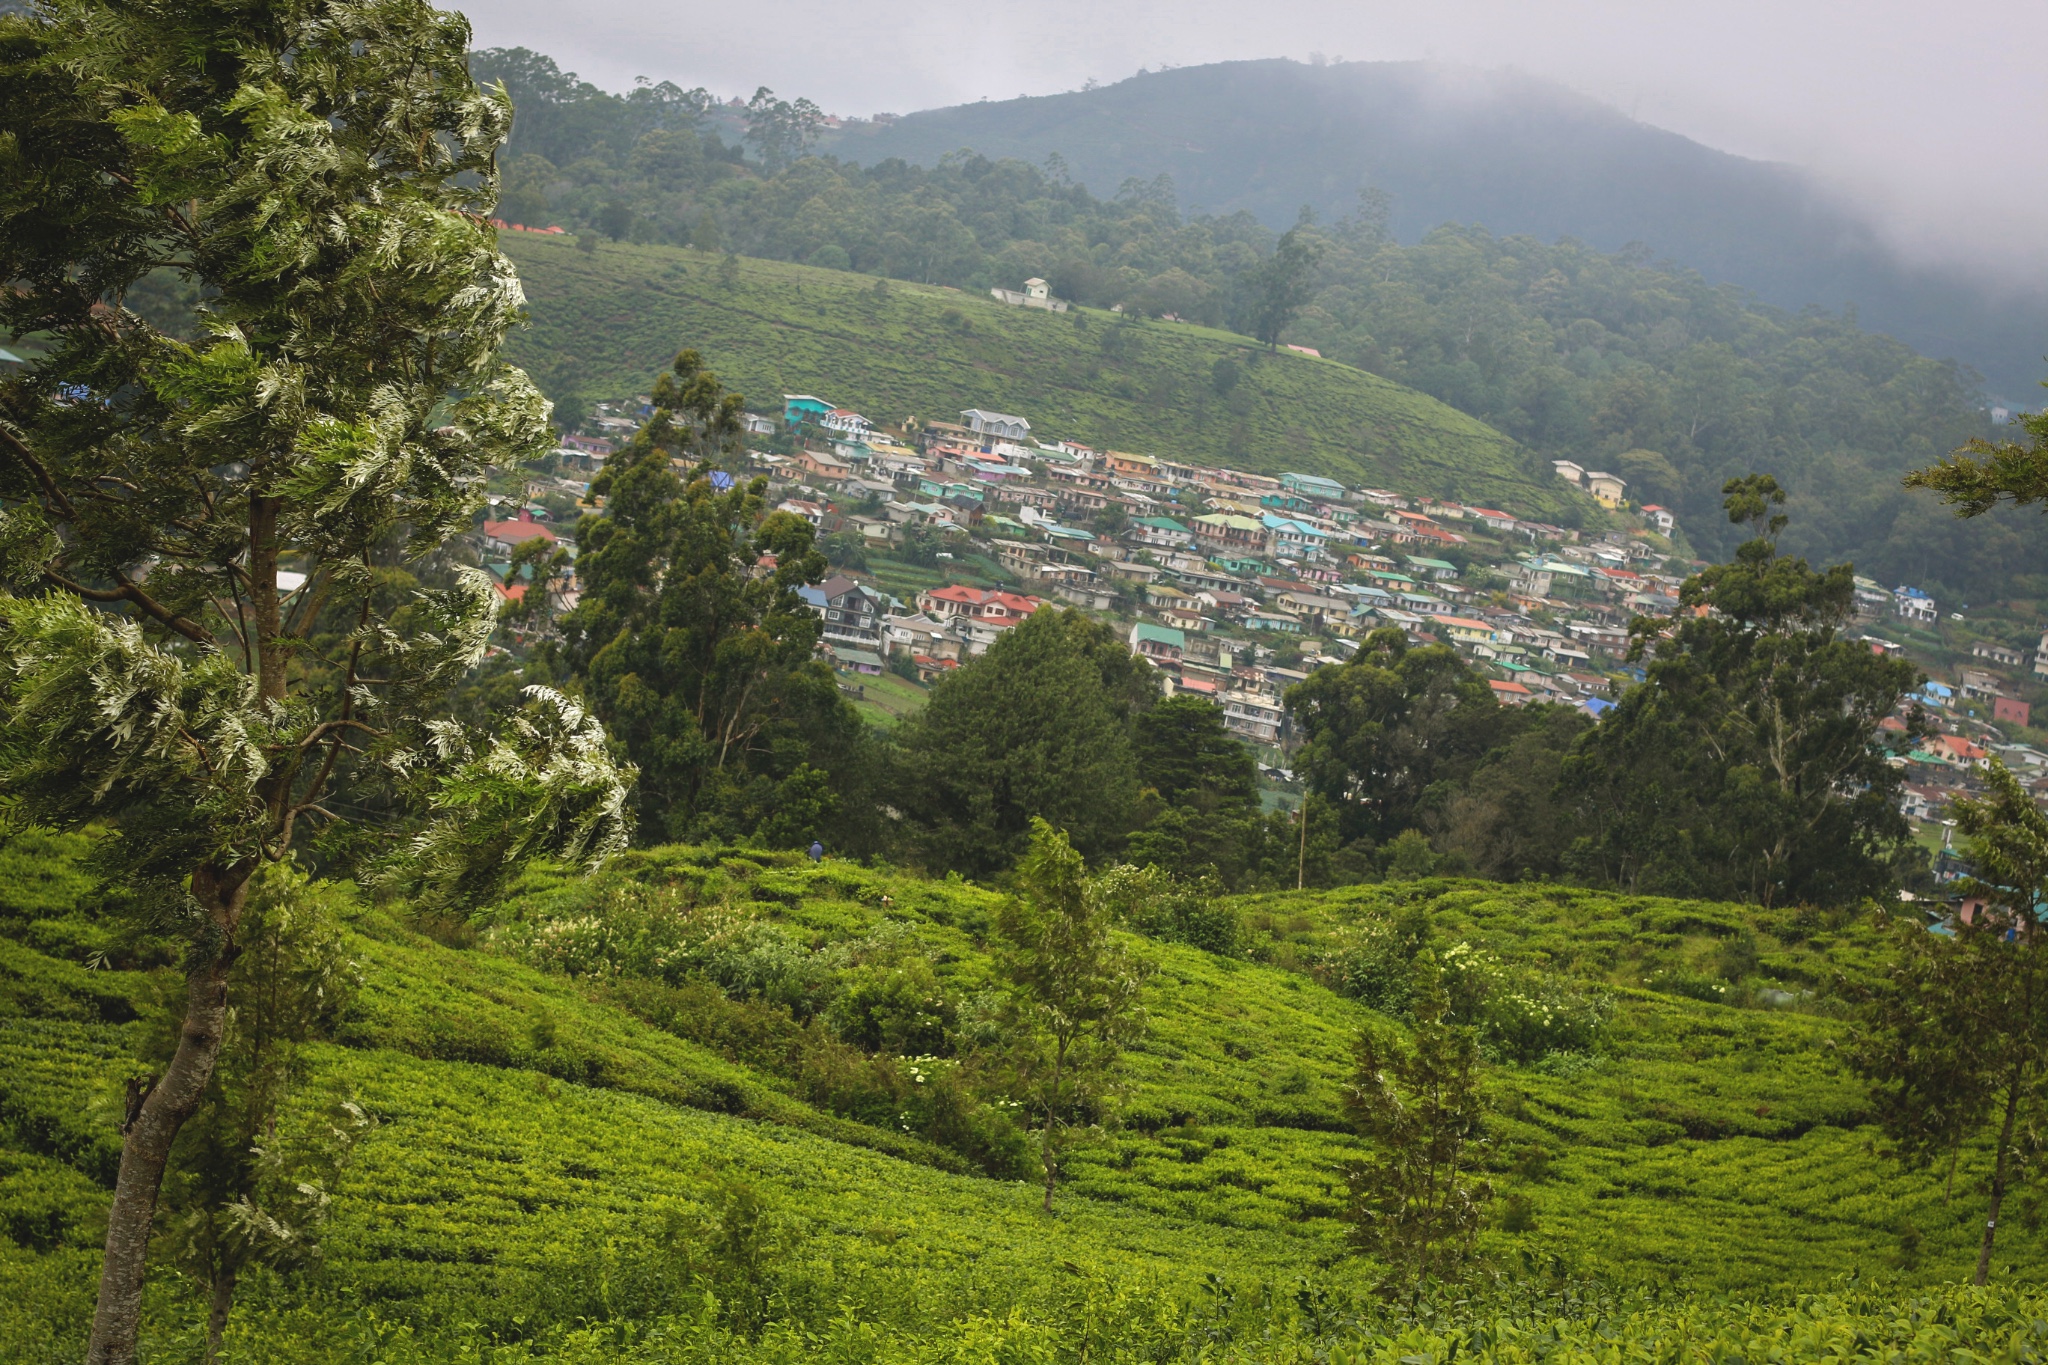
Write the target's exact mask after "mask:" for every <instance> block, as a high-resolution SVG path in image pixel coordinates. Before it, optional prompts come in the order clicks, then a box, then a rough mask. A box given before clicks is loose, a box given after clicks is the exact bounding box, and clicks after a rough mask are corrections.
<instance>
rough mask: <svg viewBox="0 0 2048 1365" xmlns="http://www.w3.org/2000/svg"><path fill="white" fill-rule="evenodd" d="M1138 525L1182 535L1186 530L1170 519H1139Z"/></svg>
mask: <svg viewBox="0 0 2048 1365" xmlns="http://www.w3.org/2000/svg"><path fill="white" fill-rule="evenodd" d="M1138 525H1140V526H1150V527H1153V528H1154V529H1156V530H1160V531H1179V532H1181V533H1183V534H1185V533H1186V532H1187V529H1188V528H1187V527H1185V526H1183V525H1181V524H1180V523H1179V522H1177V521H1175V520H1174V519H1173V518H1172V517H1139V518H1138Z"/></svg>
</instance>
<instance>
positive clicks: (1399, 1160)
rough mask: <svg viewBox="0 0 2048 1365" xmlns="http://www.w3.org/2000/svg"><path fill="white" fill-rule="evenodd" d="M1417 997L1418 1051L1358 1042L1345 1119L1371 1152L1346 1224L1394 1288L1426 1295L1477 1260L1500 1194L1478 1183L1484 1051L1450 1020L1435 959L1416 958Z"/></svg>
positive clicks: (1373, 1040)
mask: <svg viewBox="0 0 2048 1365" xmlns="http://www.w3.org/2000/svg"><path fill="white" fill-rule="evenodd" d="M1413 990H1414V996H1413V1001H1412V1008H1413V1011H1414V1014H1415V1043H1414V1046H1413V1047H1412V1048H1408V1047H1403V1046H1402V1045H1401V1043H1400V1042H1399V1041H1398V1040H1395V1039H1392V1038H1390V1037H1388V1036H1387V1035H1385V1034H1383V1033H1381V1032H1380V1031H1379V1030H1378V1029H1375V1028H1368V1029H1367V1030H1365V1031H1364V1032H1363V1033H1361V1034H1360V1035H1359V1038H1358V1073H1357V1076H1356V1078H1355V1079H1354V1080H1353V1081H1352V1083H1351V1086H1350V1088H1349V1090H1348V1091H1347V1093H1346V1095H1345V1097H1344V1111H1345V1114H1346V1115H1347V1116H1348V1117H1349V1118H1350V1120H1351V1124H1352V1127H1353V1128H1354V1129H1356V1130H1357V1132H1358V1135H1359V1136H1360V1137H1361V1138H1363V1139H1365V1142H1366V1144H1367V1150H1366V1153H1365V1155H1364V1156H1362V1157H1361V1158H1360V1159H1359V1160H1357V1161H1355V1162H1353V1163H1351V1165H1350V1166H1349V1167H1348V1168H1347V1169H1346V1172H1345V1177H1346V1181H1347V1183H1348V1184H1349V1185H1350V1188H1351V1202H1350V1205H1349V1207H1348V1208H1347V1210H1346V1212H1345V1219H1346V1221H1347V1222H1349V1223H1350V1224H1351V1240H1352V1245H1354V1246H1356V1247H1357V1248H1358V1249H1359V1250H1361V1251H1364V1252H1366V1253H1367V1254H1368V1255H1372V1256H1376V1257H1378V1258H1379V1259H1380V1260H1381V1261H1383V1262H1385V1263H1386V1266H1387V1268H1388V1272H1389V1283H1390V1284H1394V1283H1401V1284H1406V1285H1408V1286H1409V1287H1410V1288H1411V1289H1412V1290H1414V1291H1417V1292H1419V1291H1420V1290H1421V1288H1422V1285H1423V1283H1424V1282H1425V1281H1426V1280H1428V1279H1430V1278H1432V1277H1434V1278H1437V1279H1446V1280H1447V1279H1454V1278H1456V1276H1457V1274H1458V1273H1459V1271H1460V1270H1461V1269H1462V1268H1463V1267H1464V1265H1465V1263H1466V1262H1467V1261H1468V1260H1469V1259H1470V1258H1471V1256H1472V1250H1473V1242H1474V1239H1475V1238H1476V1237H1477V1236H1478V1233H1479V1216H1480V1213H1481V1211H1482V1209H1483V1207H1484V1206H1485V1204H1486V1201H1487V1200H1488V1199H1489V1198H1491V1197H1492V1193H1493V1191H1492V1188H1491V1187H1490V1186H1488V1185H1487V1184H1486V1182H1485V1181H1483V1180H1480V1179H1477V1178H1476V1177H1477V1171H1478V1168H1479V1156H1480V1145H1481V1143H1482V1142H1483V1141H1484V1140H1485V1134H1484V1128H1483V1124H1482V1119H1483V1118H1484V1107H1483V1105H1482V1103H1481V1099H1480V1093H1479V1077H1478V1065H1479V1063H1478V1056H1479V1050H1478V1044H1477V1043H1476V1042H1475V1041H1474V1040H1473V1037H1472V1031H1471V1030H1470V1029H1466V1028H1460V1027H1458V1026H1457V1025H1455V1024H1452V1023H1451V1022H1450V1021H1449V1019H1448V1015H1449V1012H1450V1002H1449V999H1448V998H1447V996H1446V995H1445V992H1444V984H1443V973H1442V970H1441V969H1440V968H1439V967H1438V966H1437V962H1436V958H1435V956H1434V955H1433V954H1431V953H1428V952H1424V953H1422V954H1421V955H1420V956H1419V957H1417V958H1416V959H1415V969H1414V982H1413Z"/></svg>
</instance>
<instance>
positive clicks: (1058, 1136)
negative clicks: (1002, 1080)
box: [996, 819, 1145, 1213]
mask: <svg viewBox="0 0 2048 1365" xmlns="http://www.w3.org/2000/svg"><path fill="white" fill-rule="evenodd" d="M1016 883H1017V887H1018V890H1019V894H1018V895H1017V896H1015V897H1012V898H1010V899H1008V900H1005V901H1004V902H1003V905H1002V908H1001V909H1000V910H999V911H998V912H997V914H996V931H997V933H998V934H999V935H1000V936H1001V940H1002V949H1003V950H1002V952H1001V953H1000V954H999V956H998V957H997V964H998V969H999V971H1000V973H1001V976H1002V980H1003V984H1004V985H1005V987H1006V988H1007V992H1008V1000H1007V1002H1006V1004H1007V1009H1006V1012H1005V1024H1006V1026H1007V1029H1008V1034H1009V1036H1008V1037H1006V1038H1005V1039H1004V1044H1005V1048H1006V1051H1007V1052H1008V1054H1009V1062H1010V1065H1011V1066H1012V1067H1013V1068H1014V1071H1015V1075H1016V1081H1017V1087H1018V1094H1019V1095H1020V1097H1021V1098H1023V1099H1024V1100H1025V1102H1026V1103H1027V1104H1028V1105H1029V1106H1030V1108H1031V1110H1032V1113H1033V1116H1034V1117H1035V1118H1036V1119H1037V1120H1038V1125H1039V1132H1038V1157H1039V1162H1040V1164H1041V1165H1042V1166H1043V1168H1044V1173H1045V1210H1046V1212H1048V1213H1050V1212H1052V1197H1053V1188H1054V1186H1055V1185H1056V1184H1057V1183H1058V1181H1059V1174H1060V1153H1061V1152H1062V1151H1063V1150H1064V1149H1065V1147H1066V1146H1067V1144H1068V1142H1069V1141H1071V1139H1072V1136H1073V1132H1074V1130H1075V1128H1076V1127H1078V1126H1079V1125H1081V1124H1084V1123H1100V1122H1102V1120H1103V1119H1104V1118H1105V1117H1106V1110H1107V1103H1108V1101H1109V1100H1110V1099H1111V1097H1112V1096H1113V1095H1114V1094H1115V1091H1116V1089H1117V1081H1118V1074H1117V1062H1118V1057H1119V1054H1120V1053H1121V1052H1122V1050H1123V1049H1124V1048H1125V1047H1127V1046H1128V1045H1129V1044H1130V1043H1131V1042H1132V1041H1133V1040H1135V1039H1136V1038H1138V1037H1140V1036H1141V1035H1142V1034H1143V1033H1144V1029H1145V1015H1144V1011H1143V1009H1142V1008H1141V1006H1140V1005H1139V1002H1138V975H1137V972H1136V971H1135V970H1134V968H1133V966H1132V964H1131V963H1130V961H1129V960H1128V959H1127V958H1126V957H1125V955H1124V953H1123V950H1122V948H1121V947H1120V945H1118V944H1117V943H1116V941H1115V939H1114V937H1113V936H1112V934H1111V928H1112V925H1113V924H1114V920H1115V909H1114V905H1113V888H1105V887H1104V886H1103V885H1102V884H1101V883H1099V882H1097V881H1095V880H1093V879H1091V878H1090V877H1089V876H1088V869H1087V865H1086V864H1084V863H1083V862H1082V861H1081V855H1080V854H1078V853H1076V852H1075V851H1074V848H1073V846H1072V845H1071V844H1069V843H1068V842H1067V836H1066V835H1065V834H1063V833H1061V832H1060V831H1059V830H1056V829H1054V828H1053V827H1052V826H1051V825H1049V824H1047V823H1046V822H1045V821H1044V820H1041V819H1033V820H1032V822H1031V847H1030V850H1029V852H1027V853H1026V854H1025V856H1024V857H1023V859H1022V860H1021V861H1020V862H1019V863H1018V864H1017V874H1016ZM1106 892H1109V893H1110V894H1105V893H1106Z"/></svg>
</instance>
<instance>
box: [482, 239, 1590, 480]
mask: <svg viewBox="0 0 2048 1365" xmlns="http://www.w3.org/2000/svg"><path fill="white" fill-rule="evenodd" d="M502 241H503V243H504V245H505V249H506V250H507V252H508V253H509V254H510V255H511V256H512V258H513V259H514V260H515V261H516V262H517V263H518V266H519V272H520V278H521V280H522V281H523V282H524V284H525V287H526V293H527V297H528V299H529V300H530V317H531V321H530V323H529V324H528V325H527V326H525V327H523V328H521V329H520V330H519V331H517V332H515V333H514V335H513V338H512V341H511V343H510V345H509V346H508V347H507V355H508V357H509V358H510V359H511V360H512V361H513V362H514V363H516V364H519V365H522V366H525V367H526V368H527V369H528V370H529V372H530V373H532V374H533V375H534V377H535V378H536V379H537V380H538V381H539V382H540V383H541V385H542V386H543V388H545V389H546V390H547V392H548V394H549V396H550V397H552V398H554V399H555V400H556V401H557V402H561V401H563V400H564V399H581V400H583V401H585V402H588V401H591V400H596V399H605V398H617V397H621V396H624V395H628V394H633V393H639V392H643V391H644V390H645V389H646V386H647V385H648V383H649V382H651V380H652V377H653V375H654V373H655V372H656V371H657V370H659V369H661V368H662V367H663V366H664V365H665V364H666V363H667V362H668V360H669V359H671V358H672V357H673V356H674V354H675V352H676V351H677V350H679V349H681V348H682V347H684V346H694V347H696V348H697V349H698V350H699V351H701V352H702V353H703V354H704V356H705V358H706V359H707V360H708V361H709V362H710V364H711V366H712V367H713V368H714V369H715V370H716V371H717V372H718V375H719V377H720V378H721V379H722V380H724V381H725V382H726V383H727V384H728V385H730V386H732V387H734V388H736V389H738V390H739V391H740V392H741V393H743V394H745V395H746V396H747V398H748V399H749V402H750V405H751V406H753V407H755V408H756V409H759V410H766V411H773V410H775V409H777V408H778V407H779V406H780V403H781V395H782V394H784V393H812V392H815V393H820V394H822V395H824V396H826V397H828V398H831V399H832V400H834V401H835V402H838V403H841V404H844V405H846V406H848V407H852V408H856V409H858V410H860V411H863V412H865V413H867V414H868V415H869V416H870V417H872V418H875V419H877V420H880V421H887V422H898V421H901V420H902V419H903V418H904V417H905V416H908V415H913V414H914V415H916V416H918V417H922V418H941V419H944V420H947V421H951V420H954V419H955V416H956V414H957V413H958V411H959V410H960V409H962V408H968V407H983V408H991V409H996V410H999V411H1004V412H1017V413H1022V414H1024V415H1025V416H1027V417H1029V418H1030V419H1031V421H1032V423H1033V433H1034V434H1035V435H1039V436H1042V437H1044V438H1046V439H1051V438H1054V437H1065V438H1071V439H1074V440H1079V441H1082V442H1086V443H1088V444H1092V445H1103V446H1111V447H1116V448H1122V449H1129V450H1134V451H1139V452H1142V453H1148V454H1159V455H1172V456H1175V457H1177V458H1182V459H1188V460H1194V461H1199V462H1212V463H1230V464H1233V465H1236V466H1238V467H1241V468H1247V469H1252V470H1256V471H1262V472H1269V473H1278V472H1280V471H1282V470H1287V469H1295V470H1302V471H1304V472H1309V473H1317V474H1324V475H1328V476H1329V477H1332V478H1336V479H1340V480H1342V481H1344V482H1346V483H1350V484H1354V485H1357V484H1365V485H1372V486H1382V487H1388V488H1393V489H1397V490H1400V491H1403V492H1412V493H1432V494H1438V495H1448V496H1455V497H1460V498H1464V499H1468V500H1471V501H1476V502H1481V503H1486V504H1498V505H1501V506H1505V507H1508V508H1511V509H1515V510H1518V511H1521V512H1523V513H1525V514H1527V515H1532V516H1550V515H1556V514H1558V513H1559V512H1560V511H1561V509H1562V507H1563V504H1564V501H1565V499H1564V495H1563V493H1562V491H1561V490H1560V489H1558V488H1557V486H1556V482H1555V480H1554V479H1553V478H1552V477H1551V476H1550V471H1549V469H1548V467H1547V466H1542V465H1540V464H1539V463H1538V462H1537V460H1536V459H1535V458H1534V456H1533V455H1532V454H1530V453H1529V452H1527V451H1525V450H1522V449H1520V448H1519V447H1517V446H1516V445H1515V444H1514V443H1513V442H1511V441H1510V440H1508V438H1506V437H1504V436H1502V435H1501V434H1500V433H1499V432H1496V431H1494V430H1493V429H1492V428H1490V427H1487V426H1486V425H1484V424H1483V423H1481V422H1479V421H1477V420H1476V419H1474V418H1471V417H1467V416H1465V415H1464V414H1462V413H1460V412H1458V411H1457V410H1455V409H1453V408H1451V407H1448V406H1446V405H1445V404H1443V403H1440V402H1438V401H1436V400H1435V399H1432V398H1429V397H1426V396H1425V395H1423V394H1420V393H1417V392H1415V391H1414V390H1412V389H1406V388H1403V387H1401V386H1400V385H1398V384H1394V383H1392V382H1390V381H1387V380H1384V379H1381V378H1379V377H1377V376H1375V375H1371V374H1367V373H1365V372H1363V371H1361V370H1356V369H1352V368H1350V367H1348V366H1344V365H1339V364H1336V363H1334V362H1329V361H1319V360H1314V359H1311V358H1309V357H1307V356H1302V355H1297V354H1293V353H1286V352H1284V353H1279V354H1266V353H1264V352H1263V351H1261V350H1260V349H1259V348H1258V347H1257V346H1256V344H1255V343H1253V342H1251V341H1250V340H1249V339H1247V338H1244V337H1241V336H1236V335H1233V334H1231V333H1228V332H1220V331H1213V330H1210V329H1207V328H1200V327H1194V326H1189V325H1182V324H1174V323H1147V324H1136V323H1132V324H1122V323H1120V322H1119V321H1118V319H1117V318H1116V317H1115V316H1113V315H1111V314H1108V313H1102V312H1096V311H1093V310H1079V311H1077V312H1075V313H1070V314H1065V315H1055V314H1048V313H1040V312H1033V311H1029V310H1025V309H1020V308H1008V307H1005V306H1003V305H1001V304H998V303H996V302H995V301H994V300H992V299H989V298H987V297H986V296H976V295H974V294H971V293H966V292H962V291H959V290H951V289H942V288H934V287H929V286H921V285H910V284H901V283H898V282H895V281H889V282H887V283H886V284H881V285H878V284H877V282H876V281H875V280H874V279H872V278H869V277H866V276H862V275H857V274H851V273H847V272H843V271H834V270H822V269H815V268H812V267H808V266H799V265H789V264H783V263H779V262H773V261H763V260H754V259H747V258H740V259H738V260H737V273H736V276H735V277H734V278H733V279H732V280H731V282H730V283H728V282H727V281H726V279H725V278H724V276H723V269H722V266H721V260H720V258H719V257H717V256H714V255H711V254H709V253H705V252H695V251H689V250H683V249H678V248H671V247H659V246H625V245H605V246H603V247H601V248H600V249H599V250H598V251H597V252H596V253H594V254H586V253H582V252H579V251H577V250H576V249H575V248H574V247H573V246H571V245H569V244H568V243H566V242H563V241H560V240H553V239H549V238H544V237H539V236H534V235H530V234H525V233H505V234H503V235H502ZM1225 360H1229V361H1231V362H1232V367H1233V368H1234V371H1235V374H1236V378H1235V380H1234V382H1232V383H1230V384H1228V386H1227V390H1226V386H1225V385H1224V384H1223V383H1221V382H1219V379H1218V365H1219V363H1220V362H1223V361H1225ZM1229 372H1230V371H1229V370H1226V371H1225V373H1226V374H1228V373H1229Z"/></svg>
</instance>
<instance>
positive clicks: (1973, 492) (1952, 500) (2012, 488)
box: [1906, 410, 2048, 517]
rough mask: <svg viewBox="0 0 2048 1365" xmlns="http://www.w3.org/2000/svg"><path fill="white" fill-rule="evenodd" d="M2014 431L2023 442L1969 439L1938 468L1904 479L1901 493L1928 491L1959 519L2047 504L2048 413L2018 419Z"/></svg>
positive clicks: (1935, 466) (1916, 473)
mask: <svg viewBox="0 0 2048 1365" xmlns="http://www.w3.org/2000/svg"><path fill="white" fill-rule="evenodd" d="M2019 428H2020V430H2021V431H2023V432H2025V433H2026V434H2027V437H2028V440H2027V441H2025V442H2020V441H1987V440H1984V439H1983V438H1981V437H1978V438H1973V439H1972V440H1970V441H1968V442H1966V443H1965V444H1964V445H1963V446H1962V447H1961V448H1960V449H1959V450H1957V451H1956V452H1955V453H1954V454H1952V455H1950V456H1948V457H1946V458H1945V459H1943V460H1941V461H1940V462H1939V463H1938V464H1935V465H1933V466H1932V467H1930V468H1927V469H1918V470H1915V471H1914V472H1913V473H1911V474H1908V475H1907V476H1906V487H1908V488H1931V489H1933V490H1934V491H1935V492H1937V493H1939V494H1941V499H1942V501H1943V502H1946V503H1948V504H1950V505H1951V506H1953V507H1955V508H1956V509H1957V510H1956V515H1957V516H1960V517H1978V516H1982V515H1983V514H1984V513H1986V512H1988V511H1990V510H1991V509H1992V508H1993V507H1996V506H1998V505H1999V504H2000V503H2003V502H2009V503H2011V504H2012V505H2013V506H2015V507H2031V506H2032V505H2033V504H2035V503H2037V502H2048V410H2044V411H2042V412H2037V413H2034V414H2032V415H2031V416H2029V415H2027V414H2024V413H2023V414H2021V415H2020V418H2019ZM1965 452H1967V453H1965Z"/></svg>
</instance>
